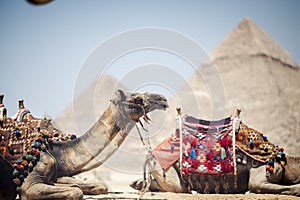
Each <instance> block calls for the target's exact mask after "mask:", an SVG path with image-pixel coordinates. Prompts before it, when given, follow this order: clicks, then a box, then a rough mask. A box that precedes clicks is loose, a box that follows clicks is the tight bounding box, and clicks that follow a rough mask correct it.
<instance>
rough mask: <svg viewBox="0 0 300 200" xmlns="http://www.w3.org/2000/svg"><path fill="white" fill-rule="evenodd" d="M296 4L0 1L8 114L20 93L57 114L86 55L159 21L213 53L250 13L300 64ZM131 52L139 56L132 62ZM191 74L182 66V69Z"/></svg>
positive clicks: (0, 55) (0, 61) (34, 106)
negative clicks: (121, 34)
mask: <svg viewBox="0 0 300 200" xmlns="http://www.w3.org/2000/svg"><path fill="white" fill-rule="evenodd" d="M299 8H300V1H298V0H294V1H292V0H281V1H280V0H273V1H271V0H264V1H261V0H251V1H250V0H249V1H242V0H237V1H230V0H229V1H220V0H219V1H200V0H197V1H175V0H157V1H155V0H152V1H141V0H137V1H126V0H120V1H112V0H109V1H102V0H89V1H85V0H56V1H54V2H52V3H50V4H47V5H44V6H33V5H31V4H28V3H27V2H26V1H22V0H14V1H11V0H1V1H0V29H1V32H0V44H1V45H0V69H1V71H0V93H4V94H5V99H4V103H5V105H6V107H7V108H8V114H9V115H12V114H13V113H14V112H16V110H17V100H18V99H19V98H24V99H25V105H26V106H27V107H28V108H30V110H31V111H32V113H33V114H34V115H36V116H43V115H45V114H46V115H47V116H51V117H53V118H54V117H55V116H57V115H58V114H59V113H60V112H61V111H62V110H63V109H64V108H65V107H66V106H67V105H68V104H69V103H70V102H71V101H72V98H73V91H74V85H75V83H76V78H77V76H78V73H79V71H80V69H81V66H82V64H83V63H84V61H85V59H86V58H87V57H88V56H89V54H90V53H91V52H92V51H93V50H94V49H95V48H96V47H97V46H99V44H101V43H103V42H104V41H106V40H108V39H110V38H111V37H113V36H116V35H118V34H120V33H122V32H126V31H129V30H132V29H137V28H143V27H159V28H164V29H171V30H175V31H178V32H180V33H182V34H185V35H187V36H188V37H190V38H192V39H193V40H195V41H196V42H197V43H198V44H200V45H201V46H202V47H203V48H204V49H205V51H207V52H211V51H212V50H213V49H214V48H215V47H217V45H218V44H219V43H220V42H221V41H222V39H224V37H225V36H226V35H227V34H228V33H229V32H230V31H231V30H232V29H233V28H234V27H235V26H237V24H238V23H239V22H240V21H241V20H242V19H243V18H245V17H249V18H251V19H253V20H254V21H255V22H256V23H257V24H258V25H259V26H260V27H261V28H262V29H263V30H265V31H266V32H267V33H268V34H269V35H270V36H271V37H272V38H273V39H275V40H276V41H277V42H278V43H279V44H280V45H281V46H282V47H283V48H284V49H286V50H287V51H288V52H289V53H290V54H291V56H292V57H293V58H294V60H295V61H296V62H297V63H298V64H299V63H300V54H299V52H300V39H299V36H300V12H299ZM120 45H122V44H120ZM141 57H143V58H141ZM160 57H162V58H160ZM136 58H139V59H140V61H139V62H135V61H134V60H135V59H136ZM143 59H146V61H144V60H143ZM151 59H153V61H151ZM162 60H164V61H162ZM175 60H176V58H174V59H173V58H172V57H170V56H169V55H165V54H160V55H159V56H155V54H149V56H148V57H147V53H145V52H144V53H143V54H142V56H141V55H135V56H132V57H131V56H130V55H129V56H128V57H127V58H126V57H125V58H124V60H123V61H124V63H122V60H119V61H118V63H119V65H116V66H121V65H125V63H126V66H130V65H136V64H137V63H138V64H139V65H142V64H143V62H146V63H149V62H155V63H160V62H165V63H167V65H171V67H172V63H174V62H175ZM176 63H177V65H178V63H179V64H180V60H176ZM181 64H182V63H181ZM181 66H182V67H183V68H184V64H182V65H181ZM120 71H121V70H120ZM120 71H119V70H118V69H117V67H116V69H115V70H111V71H110V72H109V73H110V74H112V75H113V76H115V77H116V78H119V77H118V76H123V75H124V74H120V73H121V72H120ZM183 71H184V70H183ZM125 73H126V72H125ZM189 73H190V71H189V70H186V74H185V75H186V76H189V75H190V74H189ZM90 81H92V80H87V82H90Z"/></svg>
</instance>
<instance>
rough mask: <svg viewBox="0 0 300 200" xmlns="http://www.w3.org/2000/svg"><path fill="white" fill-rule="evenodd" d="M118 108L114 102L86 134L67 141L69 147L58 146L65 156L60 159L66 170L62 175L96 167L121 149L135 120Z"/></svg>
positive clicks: (61, 155) (63, 169)
mask: <svg viewBox="0 0 300 200" xmlns="http://www.w3.org/2000/svg"><path fill="white" fill-rule="evenodd" d="M117 111H118V110H117ZM117 111H116V108H115V105H113V104H110V105H109V107H108V108H107V109H106V111H105V112H104V113H103V115H102V116H101V117H100V119H99V120H98V121H97V122H96V123H95V124H94V125H93V126H92V127H91V128H90V129H89V130H88V131H87V132H86V133H85V134H84V135H82V136H81V137H79V138H78V139H76V140H73V141H69V142H66V143H62V144H61V145H66V146H65V148H61V147H58V148H57V149H56V151H58V153H59V155H57V156H58V157H60V158H61V159H59V160H58V164H59V167H60V168H61V172H62V173H61V174H59V176H64V175H75V174H78V173H81V172H84V171H88V170H91V169H93V168H96V167H98V166H100V165H101V164H103V162H104V161H106V160H107V159H108V158H109V156H111V155H112V154H113V153H114V152H115V151H116V150H117V148H118V147H119V146H120V145H121V143H122V142H123V141H124V139H125V138H126V136H127V135H128V133H129V131H130V130H131V129H132V128H133V127H134V124H135V123H134V122H133V121H132V120H131V119H130V118H125V119H124V114H123V113H120V112H117ZM120 122H122V123H120ZM125 122H126V123H125ZM123 125H125V126H123ZM58 145H59V144H58ZM56 151H55V152H56ZM55 152H54V153H55ZM56 158H57V157H56ZM60 162H61V163H60Z"/></svg>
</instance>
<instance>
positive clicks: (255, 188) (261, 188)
mask: <svg viewBox="0 0 300 200" xmlns="http://www.w3.org/2000/svg"><path fill="white" fill-rule="evenodd" d="M283 173H284V171H283V169H282V167H281V166H280V165H279V164H277V163H275V169H274V173H272V174H271V175H270V176H269V177H266V168H265V166H261V167H258V168H252V169H251V170H250V178H249V190H250V192H254V193H271V194H288V195H297V196H300V184H296V185H280V184H278V183H279V181H280V180H281V178H282V176H283Z"/></svg>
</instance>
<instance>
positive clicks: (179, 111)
mask: <svg viewBox="0 0 300 200" xmlns="http://www.w3.org/2000/svg"><path fill="white" fill-rule="evenodd" d="M176 110H177V115H178V116H180V115H181V108H180V107H178V108H176Z"/></svg>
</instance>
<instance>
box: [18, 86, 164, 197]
mask: <svg viewBox="0 0 300 200" xmlns="http://www.w3.org/2000/svg"><path fill="white" fill-rule="evenodd" d="M167 107H168V104H167V100H166V98H165V97H163V96H162V95H158V94H151V93H143V94H141V93H131V92H123V91H122V90H118V91H117V92H116V93H115V96H114V97H113V98H112V99H111V101H110V104H109V106H108V108H107V109H106V110H105V111H104V113H103V115H102V116H101V117H100V119H99V120H98V121H97V122H96V123H95V124H94V125H93V126H92V127H91V128H90V129H89V130H88V131H87V132H86V133H85V134H84V135H82V136H81V137H79V138H76V139H74V140H70V141H63V142H62V141H59V142H57V141H53V142H52V145H51V148H49V149H46V150H45V151H41V153H40V156H39V157H40V158H39V161H38V162H37V164H36V166H35V167H34V168H33V171H32V172H31V173H29V174H28V176H27V177H26V178H25V180H24V182H23V184H22V186H21V188H20V196H21V199H22V200H27V199H28V200H34V199H82V198H83V194H101V193H106V192H107V187H106V186H105V185H103V184H94V183H85V182H82V181H80V180H77V179H74V178H72V176H73V175H76V174H79V173H82V172H85V171H88V170H91V169H94V168H96V167H98V166H100V165H101V164H103V163H104V162H105V161H106V160H107V159H108V158H109V157H110V156H111V155H112V154H113V153H114V152H115V151H116V150H117V149H118V147H119V146H120V145H121V143H122V142H123V141H124V139H125V138H126V136H127V135H128V134H129V132H130V131H131V130H132V128H134V126H135V124H136V123H137V122H139V120H140V118H141V117H146V118H148V117H147V113H149V112H152V111H154V110H165V109H166V108H167Z"/></svg>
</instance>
